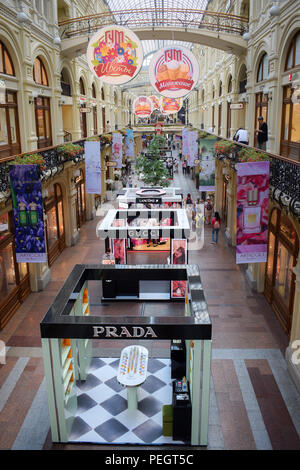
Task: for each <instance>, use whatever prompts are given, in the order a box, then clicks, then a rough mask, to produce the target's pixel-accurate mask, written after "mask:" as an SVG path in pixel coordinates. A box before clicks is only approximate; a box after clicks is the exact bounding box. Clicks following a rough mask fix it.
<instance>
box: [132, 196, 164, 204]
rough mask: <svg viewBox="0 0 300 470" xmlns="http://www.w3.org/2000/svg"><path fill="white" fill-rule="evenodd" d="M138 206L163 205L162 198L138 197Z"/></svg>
mask: <svg viewBox="0 0 300 470" xmlns="http://www.w3.org/2000/svg"><path fill="white" fill-rule="evenodd" d="M136 203H137V204H161V197H151V196H150V197H137V198H136Z"/></svg>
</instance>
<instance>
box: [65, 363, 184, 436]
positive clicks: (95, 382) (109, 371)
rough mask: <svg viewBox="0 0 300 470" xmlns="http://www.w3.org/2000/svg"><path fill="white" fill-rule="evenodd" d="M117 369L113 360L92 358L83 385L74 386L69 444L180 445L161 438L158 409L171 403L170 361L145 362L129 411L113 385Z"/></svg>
mask: <svg viewBox="0 0 300 470" xmlns="http://www.w3.org/2000/svg"><path fill="white" fill-rule="evenodd" d="M118 365H119V359H116V358H101V359H100V358H93V360H92V363H91V367H90V370H89V374H88V375H87V379H86V381H85V382H80V381H78V382H77V383H76V391H77V405H78V408H77V414H76V416H75V419H74V422H73V426H72V430H71V434H70V437H69V442H70V441H71V442H91V443H99V444H103V443H106V444H107V443H108V444H110V443H113V444H141V445H145V444H147V445H151V444H153V445H154V444H155V445H157V444H181V445H182V444H183V443H182V442H181V441H173V439H172V438H171V437H168V436H163V435H162V407H163V405H167V404H171V403H172V384H171V367H170V365H171V363H170V359H155V358H149V361H148V373H147V379H146V380H145V382H144V383H143V384H142V385H141V386H140V387H139V389H138V409H137V410H133V411H131V410H128V408H127V390H126V387H123V386H122V385H120V384H119V383H118V381H117V377H116V376H117V369H118Z"/></svg>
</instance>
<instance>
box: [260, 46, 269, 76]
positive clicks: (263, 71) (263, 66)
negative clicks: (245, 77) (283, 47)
mask: <svg viewBox="0 0 300 470" xmlns="http://www.w3.org/2000/svg"><path fill="white" fill-rule="evenodd" d="M268 75H269V59H268V55H267V54H266V53H265V54H264V55H263V56H262V58H261V59H260V62H259V65H258V70H257V81H258V82H261V81H262V80H265V79H266V78H267V77H268Z"/></svg>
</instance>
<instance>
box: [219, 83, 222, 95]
mask: <svg viewBox="0 0 300 470" xmlns="http://www.w3.org/2000/svg"><path fill="white" fill-rule="evenodd" d="M222 88H223V87H222V82H220V85H219V97H220V96H222Z"/></svg>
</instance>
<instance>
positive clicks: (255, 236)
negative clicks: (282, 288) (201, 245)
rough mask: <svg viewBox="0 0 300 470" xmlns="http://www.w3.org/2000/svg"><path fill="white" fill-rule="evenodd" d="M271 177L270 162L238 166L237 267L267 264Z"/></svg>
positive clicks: (239, 164) (240, 164)
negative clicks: (250, 264)
mask: <svg viewBox="0 0 300 470" xmlns="http://www.w3.org/2000/svg"><path fill="white" fill-rule="evenodd" d="M269 175H270V163H269V162H266V161H262V162H248V163H238V164H237V232H236V263H237V264H241V263H264V262H266V261H267V248H268V205H269Z"/></svg>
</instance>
